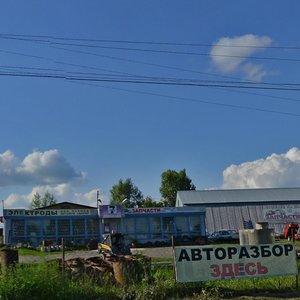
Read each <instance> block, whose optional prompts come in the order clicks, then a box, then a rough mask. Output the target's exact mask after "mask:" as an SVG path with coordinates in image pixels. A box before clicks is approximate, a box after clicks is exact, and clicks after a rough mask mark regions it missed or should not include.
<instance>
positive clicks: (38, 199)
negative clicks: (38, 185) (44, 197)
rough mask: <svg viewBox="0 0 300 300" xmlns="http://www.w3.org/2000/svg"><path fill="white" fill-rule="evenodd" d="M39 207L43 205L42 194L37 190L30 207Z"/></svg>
mask: <svg viewBox="0 0 300 300" xmlns="http://www.w3.org/2000/svg"><path fill="white" fill-rule="evenodd" d="M39 207H41V195H40V194H39V193H38V192H36V193H35V194H34V195H33V198H32V201H31V204H30V208H31V209H36V208H39Z"/></svg>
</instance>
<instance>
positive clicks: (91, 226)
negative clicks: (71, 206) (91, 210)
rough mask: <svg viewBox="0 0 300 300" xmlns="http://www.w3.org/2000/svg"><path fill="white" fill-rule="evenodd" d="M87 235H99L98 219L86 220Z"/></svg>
mask: <svg viewBox="0 0 300 300" xmlns="http://www.w3.org/2000/svg"><path fill="white" fill-rule="evenodd" d="M87 234H88V235H93V234H95V235H98V234H99V222H98V219H87Z"/></svg>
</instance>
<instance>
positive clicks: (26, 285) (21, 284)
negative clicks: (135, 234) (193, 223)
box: [0, 241, 300, 300]
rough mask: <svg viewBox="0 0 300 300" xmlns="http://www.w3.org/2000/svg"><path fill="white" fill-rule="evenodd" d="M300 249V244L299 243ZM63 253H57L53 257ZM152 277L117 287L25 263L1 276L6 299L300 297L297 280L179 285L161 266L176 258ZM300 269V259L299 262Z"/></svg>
mask: <svg viewBox="0 0 300 300" xmlns="http://www.w3.org/2000/svg"><path fill="white" fill-rule="evenodd" d="M296 246H298V247H299V246H300V242H298V241H297V242H296ZM49 254H50V253H47V252H41V251H36V250H31V249H19V255H20V256H23V255H34V256H42V257H43V256H47V255H49ZM51 254H57V252H54V253H51ZM152 261H153V262H154V263H156V264H154V267H153V268H152V271H151V272H152V273H151V276H150V277H148V278H145V279H143V280H141V281H139V282H136V283H132V284H130V285H129V286H126V287H122V286H120V285H116V284H114V283H113V281H112V280H113V278H112V276H103V277H101V278H99V277H97V278H96V279H95V278H91V277H89V276H87V275H84V276H81V277H80V278H72V277H70V276H67V275H66V274H65V273H62V272H61V270H59V268H58V265H57V264H56V263H53V262H52V263H46V262H45V261H44V262H43V263H38V264H19V265H17V266H16V268H15V269H14V270H11V271H9V272H7V273H6V274H1V272H0V299H7V300H11V299H12V300H19V299H22V300H23V299H25V300H26V299H33V300H34V299H39V300H43V299H47V300H52V299H62V300H64V299H71V300H72V299H75V300H76V299H83V300H84V299H87V300H97V299H99V300H100V299H105V300H109V299H112V300H131V299H132V300H139V299H140V300H143V299H147V300H156V299H157V300H164V299H169V300H170V299H173V300H174V299H182V300H210V299H211V300H212V299H216V300H218V299H235V300H246V299H255V300H271V299H294V300H295V299H300V289H296V277H295V276H285V277H269V278H252V279H240V280H221V281H211V282H198V283H187V284H179V283H176V282H175V279H174V274H173V270H172V268H164V267H161V264H160V263H161V262H166V263H169V264H171V263H172V259H170V258H168V259H161V258H154V259H153V260H152ZM298 269H300V261H298ZM298 280H299V279H298Z"/></svg>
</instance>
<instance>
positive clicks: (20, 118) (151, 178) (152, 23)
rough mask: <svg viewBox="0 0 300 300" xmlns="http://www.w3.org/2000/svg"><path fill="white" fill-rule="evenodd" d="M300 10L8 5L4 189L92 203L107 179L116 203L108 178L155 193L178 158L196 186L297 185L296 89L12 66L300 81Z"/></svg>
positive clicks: (3, 35)
mask: <svg viewBox="0 0 300 300" xmlns="http://www.w3.org/2000/svg"><path fill="white" fill-rule="evenodd" d="M299 9H300V4H299V1H289V3H288V4H286V3H284V4H283V3H282V1H198V0H197V1H196V0H195V1H174V0H172V1H156V0H154V1H141V0H139V1H88V2H87V1H76V0H72V1H51V3H50V2H49V1H31V0H27V1H6V2H3V3H1V6H0V66H1V67H0V73H1V76H0V89H1V97H0V104H1V106H0V107H1V111H0V116H1V118H0V138H1V142H0V199H4V200H5V205H6V206H7V207H27V206H28V204H29V202H30V199H31V197H32V194H33V193H34V192H36V191H39V192H40V193H43V192H44V191H46V190H49V191H50V192H52V193H53V194H54V195H55V196H56V198H57V199H58V200H59V201H76V202H79V203H83V204H94V203H95V198H96V190H97V189H99V190H100V192H101V197H102V199H103V200H104V201H105V202H108V201H109V191H110V189H111V187H112V185H114V184H115V183H117V182H118V180H119V179H120V178H122V179H126V178H131V179H132V180H133V182H134V184H135V185H137V186H138V188H139V189H140V190H141V191H142V192H143V194H144V195H145V196H152V197H153V198H154V199H155V200H159V199H160V193H159V187H160V176H161V173H162V172H163V171H165V170H167V169H174V170H177V171H179V170H181V169H183V168H185V169H186V171H187V174H188V176H189V177H190V178H191V179H192V180H193V183H194V184H195V185H196V187H197V189H209V188H246V187H288V186H299V183H300V151H299V149H298V148H299V147H300V146H299V133H298V128H299V121H300V103H299V101H300V97H299V91H287V90H281V89H279V90H274V89H271V90H261V89H243V88H228V87H227V88H217V87H203V86H181V85H178V84H177V85H162V84H133V83H120V82H119V83H113V82H94V81H78V80H77V81H71V80H68V79H66V78H65V79H63V78H57V79H53V78H30V77H20V76H16V75H22V74H23V75H24V74H25V73H26V74H27V75H28V74H29V72H31V73H32V72H35V73H39V74H43V75H45V74H46V75H49V74H50V75H53V74H56V75H57V74H59V75H62V74H63V75H65V76H75V77H77V78H78V77H82V78H85V79H86V78H87V77H91V76H93V77H97V78H100V77H101V78H106V79H107V78H112V76H118V78H119V79H120V78H121V79H122V80H124V79H128V78H129V77H130V76H135V78H138V79H139V80H140V79H141V78H142V79H143V78H145V76H146V77H148V79H149V77H150V78H156V80H158V81H160V82H162V81H163V80H165V79H166V78H172V80H175V79H176V81H177V82H179V81H180V82H182V81H183V80H184V81H187V82H194V81H196V80H197V81H200V80H202V82H203V80H209V81H210V83H214V84H216V83H217V81H222V82H224V81H235V82H239V84H240V82H242V81H247V82H252V83H255V84H258V83H260V84H261V83H275V84H278V83H289V84H297V83H299V64H300V62H299V61H298V60H299V59H300V56H299V52H300V48H298V49H297V47H300V41H299V33H298V31H299V27H300V24H299V23H300V20H299V17H298V12H299ZM71 39H74V40H71ZM96 40H97V41H96ZM101 41H102V42H101ZM117 41H119V42H117ZM120 41H123V42H120ZM124 41H127V42H128V41H130V43H124ZM161 43H167V44H161ZM70 44H77V45H75V46H74V45H70ZM176 44H183V45H176ZM196 44H197V45H196ZM199 44H200V45H202V46H199ZM224 45H225V46H226V47H224ZM241 46H244V47H241ZM253 46H254V47H253ZM291 47H296V49H291ZM115 48H123V49H115ZM124 48H126V49H124ZM128 48H130V49H131V50H130V49H128ZM133 48H135V49H140V50H139V51H138V50H132V49H133ZM174 52H177V53H174ZM274 57H275V58H279V59H272V58H274ZM8 73H9V74H10V75H14V76H7V74H8ZM5 74H6V75H5ZM114 78H116V77H114ZM192 80H193V81H192ZM275 87H279V88H282V85H275ZM296 87H297V86H296ZM223 172H224V173H223Z"/></svg>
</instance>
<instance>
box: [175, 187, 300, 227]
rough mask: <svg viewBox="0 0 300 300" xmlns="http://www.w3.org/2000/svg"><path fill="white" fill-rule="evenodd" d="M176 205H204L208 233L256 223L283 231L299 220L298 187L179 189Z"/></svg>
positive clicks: (299, 193)
mask: <svg viewBox="0 0 300 300" xmlns="http://www.w3.org/2000/svg"><path fill="white" fill-rule="evenodd" d="M176 206H177V207H203V208H205V210H206V228H207V230H208V232H210V233H212V232H214V231H217V230H221V229H235V230H239V229H243V228H245V227H248V228H249V227H251V225H252V226H255V223H257V222H268V223H269V227H270V228H274V230H275V232H276V233H282V232H283V229H284V227H285V225H286V224H287V223H291V222H296V223H300V188H264V189H234V190H202V191H179V192H178V193H177V200H176Z"/></svg>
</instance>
